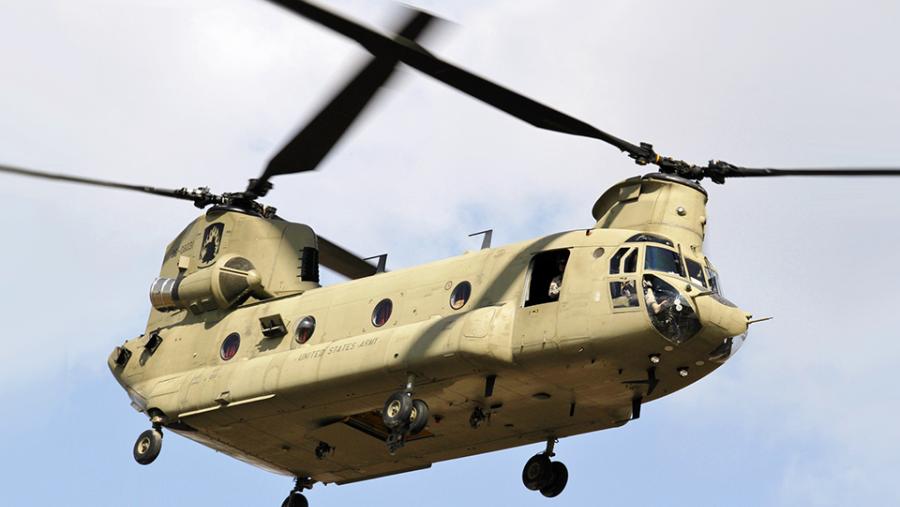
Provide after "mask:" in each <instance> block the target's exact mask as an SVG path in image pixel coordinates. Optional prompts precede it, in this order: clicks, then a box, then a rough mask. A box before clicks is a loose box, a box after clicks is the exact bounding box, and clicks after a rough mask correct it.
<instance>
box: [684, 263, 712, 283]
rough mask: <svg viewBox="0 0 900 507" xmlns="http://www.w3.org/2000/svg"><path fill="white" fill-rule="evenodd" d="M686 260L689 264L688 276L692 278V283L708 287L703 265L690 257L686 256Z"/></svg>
mask: <svg viewBox="0 0 900 507" xmlns="http://www.w3.org/2000/svg"><path fill="white" fill-rule="evenodd" d="M684 262H685V264H687V270H688V278H689V279H690V280H691V283H693V284H694V285H699V286H700V287H703V288H706V287H707V285H706V276H704V274H703V266H701V265H700V263H699V262H697V261H694V260H691V259H688V258H685V259H684Z"/></svg>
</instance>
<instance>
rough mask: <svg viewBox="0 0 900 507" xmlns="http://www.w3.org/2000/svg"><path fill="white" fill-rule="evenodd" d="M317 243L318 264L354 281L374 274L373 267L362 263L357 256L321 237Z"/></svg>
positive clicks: (364, 262)
mask: <svg viewBox="0 0 900 507" xmlns="http://www.w3.org/2000/svg"><path fill="white" fill-rule="evenodd" d="M318 241H319V264H321V265H323V266H325V267H326V268H328V269H330V270H332V271H336V272H338V273H340V274H342V275H344V276H346V277H347V278H351V279H354V280H355V279H357V278H364V277H367V276H372V275H374V274H375V271H376V269H375V266H373V265H371V264H369V263H368V262H366V261H364V260H363V259H362V258H361V257H359V256H358V255H356V254H354V253H351V252H349V251H348V250H345V249H344V248H341V247H339V246H338V245H337V244H335V243H332V242H331V241H329V240H327V239H325V238H324V237H322V236H318Z"/></svg>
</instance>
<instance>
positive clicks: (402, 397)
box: [381, 375, 429, 454]
mask: <svg viewBox="0 0 900 507" xmlns="http://www.w3.org/2000/svg"><path fill="white" fill-rule="evenodd" d="M414 380H415V377H414V376H413V375H410V376H409V378H408V379H407V381H406V388H405V389H404V390H403V391H397V392H396V393H394V394H392V395H390V396H389V397H388V399H387V401H385V402H384V410H383V411H382V412H381V419H382V422H384V425H385V426H387V427H388V429H389V430H391V433H390V435H389V436H388V439H387V445H388V451H390V453H391V454H394V453H395V452H397V450H398V449H400V448H401V447H403V445H404V444H405V439H406V437H407V436H411V435H416V434H418V433H419V432H421V431H422V430H423V429H425V425H427V424H428V416H429V410H428V404H427V403H425V402H424V401H423V400H420V399H413V397H412V391H413V381H414Z"/></svg>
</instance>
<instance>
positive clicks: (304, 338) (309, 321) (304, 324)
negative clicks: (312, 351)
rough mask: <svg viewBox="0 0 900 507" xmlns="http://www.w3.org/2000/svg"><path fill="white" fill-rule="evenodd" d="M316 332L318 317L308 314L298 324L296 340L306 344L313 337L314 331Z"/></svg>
mask: <svg viewBox="0 0 900 507" xmlns="http://www.w3.org/2000/svg"><path fill="white" fill-rule="evenodd" d="M315 332H316V318H315V317H313V316H312V315H307V316H306V317H303V318H302V319H300V322H299V323H298V324H297V333H296V340H297V343H299V344H301V345H302V344H304V343H306V342H308V341H309V339H310V338H312V335H313V333H315Z"/></svg>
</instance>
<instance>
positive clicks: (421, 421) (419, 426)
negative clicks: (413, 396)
mask: <svg viewBox="0 0 900 507" xmlns="http://www.w3.org/2000/svg"><path fill="white" fill-rule="evenodd" d="M428 417H429V411H428V404H427V403H425V401H424V400H413V402H412V412H411V413H410V414H409V434H410V435H416V434H418V433H419V432H421V431H422V430H424V429H425V426H426V425H428Z"/></svg>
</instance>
